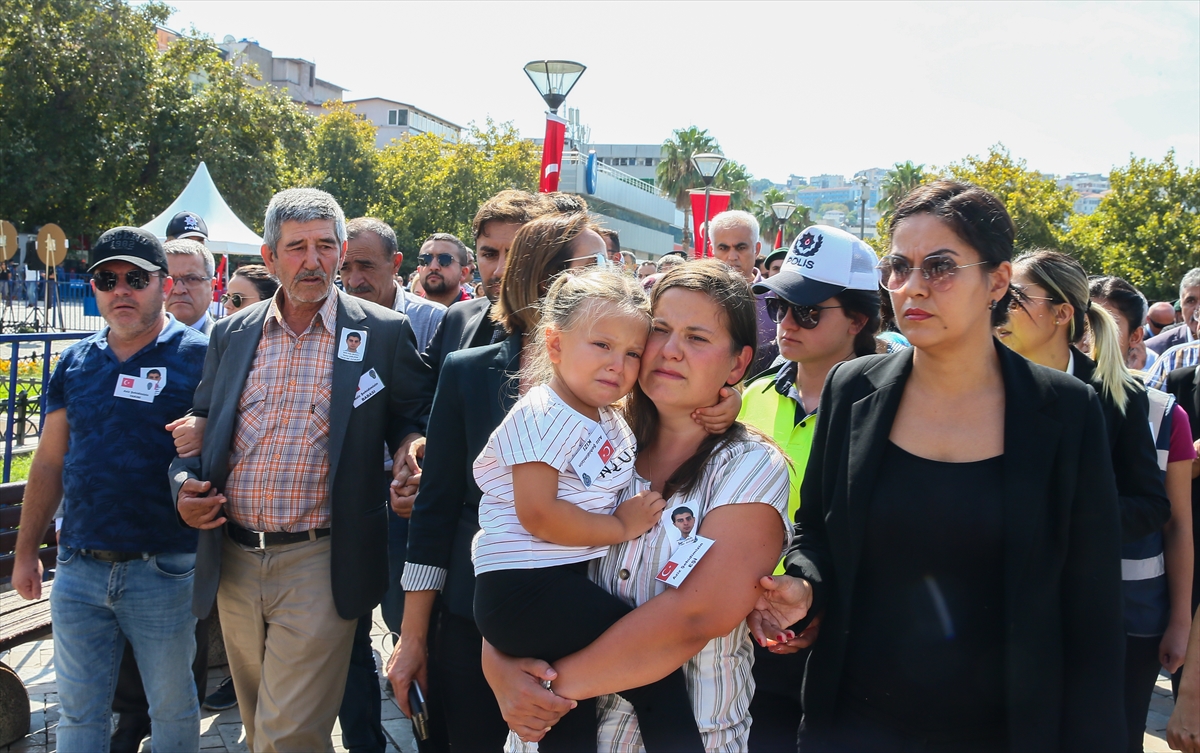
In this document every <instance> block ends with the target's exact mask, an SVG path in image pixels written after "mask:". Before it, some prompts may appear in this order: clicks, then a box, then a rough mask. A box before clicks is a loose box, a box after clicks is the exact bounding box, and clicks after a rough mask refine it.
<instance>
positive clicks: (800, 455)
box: [738, 225, 879, 753]
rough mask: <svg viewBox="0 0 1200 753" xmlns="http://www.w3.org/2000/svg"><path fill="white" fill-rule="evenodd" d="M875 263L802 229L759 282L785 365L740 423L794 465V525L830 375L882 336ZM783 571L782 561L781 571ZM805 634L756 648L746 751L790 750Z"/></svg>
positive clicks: (760, 386)
mask: <svg viewBox="0 0 1200 753" xmlns="http://www.w3.org/2000/svg"><path fill="white" fill-rule="evenodd" d="M877 261H878V259H876V258H875V254H874V252H873V251H871V247H870V246H868V245H867V244H866V243H863V242H862V241H861V240H859V239H858V238H856V237H854V236H853V235H851V234H850V233H847V232H846V231H844V230H838V229H835V228H832V227H825V226H823V225H814V226H813V227H810V228H808V229H806V230H805V231H804V232H803V233H801V234H800V236H799V237H797V238H796V241H795V243H793V244H792V247H791V249H789V250H788V251H787V253H786V255H785V256H784V260H783V265H782V266H781V267H780V269H779V270H778V271H777V272H776V273H775V274H774V275H772V276H771V277H770V279H766V280H763V281H762V282H759V283H757V284H755V285H754V292H755V293H756V294H762V293H767V292H769V293H771V294H772V296H771V297H768V298H766V299H765V303H766V307H767V314H768V315H769V316H770V317H771V320H772V321H774V322H775V323H776V341H777V342H778V343H779V355H780V356H782V357H783V358H784V359H785V360H784V363H783V364H780V365H776V366H774V367H772V368H771V369H769V370H768V371H766V372H764V373H763V374H762V375H760V376H759V377H757V378H756V379H755V380H754V381H753V382H751V383H750V384H749V385H747V386H746V389H745V391H744V392H743V394H742V411H741V414H740V415H739V416H738V420H739V421H741V422H743V423H745V424H747V425H748V426H753V427H754V428H756V429H758V430H759V431H761V432H763V433H765V434H767V435H768V436H770V437H771V438H772V439H774V440H775V441H776V442H777V443H778V444H779V446H780V447H781V448H783V451H784V452H785V453H786V454H787V456H788V459H789V460H791V465H790V467H789V472H790V476H791V484H790V488H791V492H790V494H789V495H788V519H789V520H795V517H796V511H797V510H798V509H799V507H800V481H801V479H802V478H803V475H804V468H805V465H806V464H807V463H808V456H809V451H810V450H811V448H812V440H813V431H814V429H815V427H816V423H817V405H818V401H819V400H820V398H821V389H822V387H823V386H824V384H825V377H826V376H827V375H828V374H829V371H830V369H832V368H833V367H834V366H835V365H837V364H839V363H841V362H842V361H849V360H850V359H852V358H856V357H858V356H865V355H871V354H873V353H875V352H876V343H875V333H876V332H878V331H879V278H878V276H877V275H876V272H875V264H876V262H877ZM783 572H784V570H783V565H782V563H781V564H780V566H779V568H778V569H777V570H776V573H779V574H782V573H783ZM816 630H817V628H816V626H815V625H814V626H812V629H811V630H810V632H809V633H808V635H805V636H800V637H797V638H796V639H794V640H792V641H790V645H785V644H780V645H772V646H770V648H768V647H766V646H764V645H763V644H762V643H758V642H756V643H755V644H754V686H755V688H754V698H753V700H752V701H751V702H750V716H751V717H752V718H753V719H754V723H753V725H751V727H750V741H749V751H750V753H757V752H758V751H763V752H764V753H765V752H767V751H779V750H786V749H788V748H794V747H795V745H796V730H797V729H798V728H799V727H800V718H801V716H802V715H803V712H802V709H801V706H800V685H801V682H802V680H803V679H804V663H805V662H806V661H807V660H808V652H807V651H801V650H800V649H801V647H802V646H806V645H807V644H808V642H809V640H810V639H811V638H812V636H813V634H815V633H816Z"/></svg>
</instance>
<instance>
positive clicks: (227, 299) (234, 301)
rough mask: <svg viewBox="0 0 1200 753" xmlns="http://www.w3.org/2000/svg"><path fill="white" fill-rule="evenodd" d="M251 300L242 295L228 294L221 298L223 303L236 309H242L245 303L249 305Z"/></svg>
mask: <svg viewBox="0 0 1200 753" xmlns="http://www.w3.org/2000/svg"><path fill="white" fill-rule="evenodd" d="M249 302H250V301H249V299H248V298H247V296H245V295H244V294H242V293H226V294H225V295H223V296H221V303H225V304H231V305H232V306H233V307H234V308H235V309H240V308H241V307H242V304H243V303H249Z"/></svg>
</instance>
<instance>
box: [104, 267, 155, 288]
mask: <svg viewBox="0 0 1200 753" xmlns="http://www.w3.org/2000/svg"><path fill="white" fill-rule="evenodd" d="M158 275H159V273H158V272H147V271H146V270H144V269H131V270H129V271H128V272H126V273H125V283H126V284H127V285H129V287H131V288H133V289H134V290H145V289H146V288H147V287H149V286H150V278H151V277H158ZM118 280H120V275H118V274H117V273H116V272H113V271H110V270H107V269H104V270H101V271H99V272H93V273H92V282H93V283H94V284H95V285H96V290H99V291H101V292H103V293H111V292H112V291H113V290H115V289H116V287H117V281H118Z"/></svg>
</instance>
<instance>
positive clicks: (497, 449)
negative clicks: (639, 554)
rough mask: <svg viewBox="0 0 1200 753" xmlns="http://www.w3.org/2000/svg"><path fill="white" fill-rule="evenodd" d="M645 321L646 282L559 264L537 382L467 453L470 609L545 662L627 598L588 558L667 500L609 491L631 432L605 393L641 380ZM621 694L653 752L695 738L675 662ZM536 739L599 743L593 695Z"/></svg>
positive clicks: (492, 636)
mask: <svg viewBox="0 0 1200 753" xmlns="http://www.w3.org/2000/svg"><path fill="white" fill-rule="evenodd" d="M649 328H650V306H649V302H648V300H647V298H646V295H645V294H644V293H643V291H642V289H641V287H640V286H639V285H638V284H637V282H636V281H635V280H633V279H632V278H630V277H626V276H624V275H622V274H620V273H617V272H611V271H607V270H604V269H601V268H595V267H592V268H589V269H588V270H587V271H584V272H582V273H579V274H572V273H570V272H568V273H566V274H563V275H561V276H560V277H559V278H558V279H557V280H555V281H554V283H553V284H552V285H551V287H550V290H549V292H548V293H547V295H546V298H545V300H544V302H543V304H542V318H541V323H540V326H539V327H538V331H537V332H536V334H535V335H534V337H535V338H536V339H535V341H534V353H535V355H534V356H533V357H532V359H531V363H530V364H529V365H528V366H527V367H526V368H525V369H524V370H523V371H524V373H523V377H524V378H525V379H526V380H527V381H528V382H529V383H530V384H533V385H535V386H531V387H530V389H529V391H528V392H527V393H526V394H525V396H524V397H522V398H521V399H520V400H519V401H518V402H517V403H516V405H514V406H513V408H512V410H511V411H510V412H509V414H508V416H507V417H506V418H505V419H504V421H503V423H501V424H500V426H499V427H497V429H496V431H495V432H494V433H493V434H492V436H491V438H490V439H489V440H488V444H487V447H486V448H485V449H484V451H483V452H482V453H481V454H480V455H479V458H478V459H477V460H476V461H475V480H476V482H477V483H478V484H479V488H480V490H481V491H482V492H483V497H482V499H481V500H480V503H479V524H480V528H481V530H480V532H479V534H478V536H477V538H476V540H475V546H474V551H473V559H474V564H475V573H476V576H477V580H476V586H475V622H476V623H477V624H478V625H479V630H480V632H481V633H482V634H483V636H484V638H485V639H487V641H488V642H489V643H490V644H492V645H493V646H495V647H496V648H497V649H499V650H500V651H503V652H504V653H506V654H510V655H514V656H533V657H537V658H539V659H542V660H545V661H547V662H551V663H553V662H555V661H557V660H559V659H561V658H562V657H564V656H567V655H569V654H572V653H574V652H576V651H578V650H580V649H582V648H584V647H585V646H587V645H588V644H590V643H591V642H592V641H594V640H596V639H597V638H598V637H599V636H600V635H601V634H602V633H604V631H605V630H607V629H608V628H609V627H611V626H612V625H613V624H614V623H616V622H617V621H618V620H620V619H621V618H622V617H623V616H624V615H626V614H627V613H629V612H630V611H631V609H632V607H631V606H630V605H628V604H625V603H624V602H622V601H621V600H619V599H618V598H617V597H615V596H613V595H611V594H609V593H608V592H606V591H605V590H604V589H602V588H600V587H599V586H597V585H596V584H594V583H592V582H591V581H590V580H588V564H589V563H590V562H591V561H593V560H596V559H598V558H600V557H603V556H604V555H605V554H606V553H607V551H608V547H609V545H611V544H618V543H621V542H624V541H629V540H631V539H636V538H637V537H639V536H641V535H642V534H644V533H646V532H647V531H649V530H650V529H651V528H653V527H654V525H655V523H657V522H659V521H660V520H661V519H662V513H663V509H664V507H665V506H666V503H665V501H664V500H663V498H662V496H661V495H659V494H658V493H657V492H650V491H645V492H642V493H640V494H638V495H636V496H634V497H631V498H630V499H628V500H626V501H625V502H624V503H622V504H621V505H620V506H618V505H617V504H616V500H617V494H618V492H619V491H621V490H622V489H623V488H625V487H626V486H628V485H629V483H630V481H631V480H632V478H633V472H634V467H633V466H634V459H635V458H636V455H637V446H636V440H635V439H634V436H633V432H632V431H631V430H630V428H629V426H628V425H627V424H626V423H625V421H624V420H623V419H622V418H621V417H620V415H619V414H618V412H617V411H616V410H615V409H614V408H613V407H612V406H613V403H615V402H617V401H619V400H621V399H622V398H624V397H625V396H626V395H627V394H629V392H630V391H631V390H632V389H633V386H634V384H635V383H636V382H637V379H638V372H639V368H640V365H641V355H642V350H643V348H644V347H645V344H646V337H647V335H648V333H649ZM621 695H622V696H623V697H624V698H625V699H626V700H628V701H629V702H630V703H631V704H632V705H633V707H634V709H635V710H636V711H637V715H638V724H639V726H640V728H641V732H642V739H643V742H644V744H645V747H646V750H647V751H649V753H657V752H658V751H700V750H703V745H702V743H701V740H700V733H699V732H698V730H697V728H696V721H695V717H694V715H693V712H692V707H691V704H690V702H689V700H688V694H687V688H686V687H685V685H684V677H683V672H682V670H678V669H677V670H676V671H675V672H673V673H671V674H670V675H668V676H667V677H665V678H663V679H662V680H659V681H658V682H655V683H652V684H650V685H646V686H643V687H640V688H633V689H629V690H626V691H624V692H622V693H621ZM539 749H540V750H542V751H548V752H553V751H565V750H572V751H574V750H580V751H583V750H589V751H595V750H596V709H595V699H587V700H585V701H580V702H579V705H578V707H577V708H575V709H574V710H573V711H571V712H570V713H568V714H567V715H566V716H565V717H564V718H563V719H562V720H561V721H560V722H559V723H558V724H557V725H556V726H555V727H554V728H553V729H552V730H551V731H550V732H548V733H546V736H545V738H544V739H543V740H542V741H541V743H540V745H539Z"/></svg>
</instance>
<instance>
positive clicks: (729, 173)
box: [685, 160, 754, 235]
mask: <svg viewBox="0 0 1200 753" xmlns="http://www.w3.org/2000/svg"><path fill="white" fill-rule="evenodd" d="M751 180H753V176H752V175H750V171H749V170H747V169H746V166H745V165H743V164H742V163H741V162H734V161H733V160H729V161H728V162H726V163H725V164H724V165H721V170H720V171H719V172H718V173H717V175H716V177H714V178H713V188H714V189H716V190H720V191H729V192H730V193H732V194H733V195H732V196H730V197H729V208H730V209H740V210H742V211H745V212H749V211H751V210H753V209H754V202H753V201H752V200H751V199H750V181H751ZM685 235H686V233H685Z"/></svg>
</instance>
